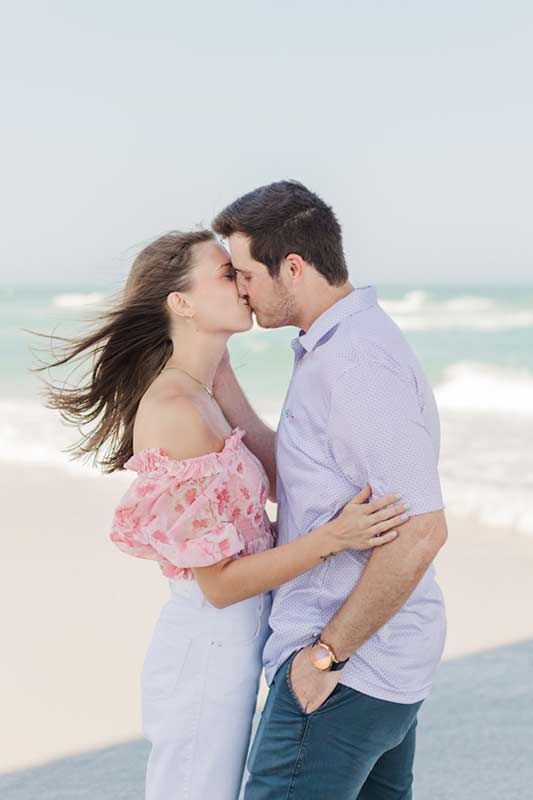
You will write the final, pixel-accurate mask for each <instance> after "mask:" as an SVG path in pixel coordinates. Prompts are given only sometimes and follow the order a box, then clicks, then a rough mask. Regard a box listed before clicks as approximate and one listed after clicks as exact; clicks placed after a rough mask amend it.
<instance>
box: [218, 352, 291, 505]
mask: <svg viewBox="0 0 533 800" xmlns="http://www.w3.org/2000/svg"><path fill="white" fill-rule="evenodd" d="M213 388H214V393H215V397H216V399H217V402H218V403H219V405H220V407H221V408H222V411H223V412H224V415H225V416H226V419H227V420H228V422H229V423H230V425H231V426H232V427H234V428H235V427H239V428H242V429H243V430H245V431H246V436H245V438H244V441H245V444H246V445H247V447H249V448H250V450H251V451H252V453H253V454H254V455H255V456H257V458H258V459H259V460H260V461H261V463H262V464H263V466H264V468H265V470H266V473H267V475H268V479H269V481H270V494H269V500H272V502H274V503H275V502H276V455H275V436H276V433H275V431H273V430H272V429H271V428H269V427H268V425H266V424H265V423H264V422H263V421H262V420H261V419H260V418H259V417H258V415H257V414H256V412H255V411H254V409H253V408H252V406H251V405H250V403H249V401H248V399H247V397H246V395H245V394H244V392H243V390H242V388H241V386H240V384H239V381H238V380H237V378H236V377H235V373H234V372H233V369H232V367H231V364H230V361H229V357H228V355H227V354H226V355H225V356H224V357H223V359H222V362H221V364H220V367H219V368H218V371H217V373H216V375H215V381H214V385H213Z"/></svg>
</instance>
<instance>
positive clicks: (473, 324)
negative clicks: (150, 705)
mask: <svg viewBox="0 0 533 800" xmlns="http://www.w3.org/2000/svg"><path fill="white" fill-rule="evenodd" d="M0 44H1V47H0V52H1V55H0V58H1V60H2V62H3V65H2V70H1V71H0V88H1V97H2V111H3V126H2V133H1V136H2V148H1V157H2V162H3V163H2V191H1V193H0V209H1V213H2V219H3V222H4V226H3V231H4V232H3V236H2V238H1V240H0V269H1V277H2V280H1V283H0V327H1V338H0V349H1V354H2V358H1V364H0V390H1V394H0V470H1V473H2V480H1V481H0V485H1V487H2V488H1V492H2V526H1V527H2V544H3V546H2V559H1V566H0V570H1V574H0V578H1V580H0V602H1V606H2V616H3V620H2V631H3V633H2V639H3V642H2V645H3V646H2V651H3V656H2V659H1V663H0V693H1V694H2V716H3V724H2V726H1V727H2V729H3V730H2V731H1V733H0V735H1V736H2V742H1V744H0V773H1V774H0V787H3V789H4V790H5V797H8V796H9V797H15V796H16V797H26V796H27V797H33V796H36V795H35V794H32V792H37V791H39V793H40V796H42V797H50V798H56V797H82V796H85V795H82V794H79V793H77V791H78V788H77V787H78V784H79V781H80V780H81V778H80V776H81V775H83V782H84V784H85V785H87V786H90V785H91V781H92V780H94V776H95V775H99V776H102V775H105V776H107V777H106V780H105V781H101V780H100V783H99V784H98V787H97V788H95V787H94V786H93V788H92V789H91V790H90V795H89V794H87V796H91V797H93V798H100V797H101V798H107V797H110V798H111V797H113V798H115V797H122V796H123V797H128V798H131V797H139V798H140V797H141V796H142V786H141V783H142V770H143V767H144V760H145V756H146V750H145V748H144V745H143V744H142V743H139V742H138V741H137V739H138V737H139V733H140V708H139V692H138V678H139V672H140V668H141V664H142V658H143V657H144V652H145V649H146V646H147V642H148V639H149V635H150V631H151V628H152V626H153V623H154V620H155V618H156V616H157V613H158V610H159V607H160V605H161V604H162V603H163V602H164V600H165V598H166V594H167V587H166V585H165V581H164V580H163V579H162V578H161V576H160V574H159V571H158V569H157V567H156V566H155V565H153V564H148V563H146V562H142V561H136V560H134V559H126V558H124V556H123V555H121V554H120V553H118V551H116V550H115V548H114V547H113V545H112V544H110V543H109V541H108V538H107V537H108V529H109V522H110V518H111V514H112V510H113V507H114V505H115V503H116V502H117V501H118V499H119V497H120V495H121V494H122V492H123V491H124V490H125V488H126V486H127V485H128V483H129V482H130V480H131V477H130V476H128V475H124V474H115V475H112V476H105V477H104V476H101V475H100V474H99V473H98V471H97V470H96V469H95V468H94V467H92V466H91V464H90V463H85V464H83V463H80V462H73V461H71V460H70V459H69V457H68V455H66V454H65V453H64V452H62V448H64V447H65V446H66V445H68V444H69V443H72V442H73V441H75V440H76V438H77V435H76V432H75V431H72V430H69V429H68V428H66V427H65V426H64V425H63V424H62V422H61V420H60V418H59V417H58V415H57V414H56V413H55V412H52V411H49V410H47V409H46V408H45V407H44V405H43V402H42V399H41V398H40V396H39V391H40V388H41V383H40V380H39V378H38V377H37V376H36V375H35V374H32V373H31V372H30V368H31V367H32V366H37V362H36V357H35V354H34V353H32V348H39V347H42V346H43V344H44V345H46V342H45V341H44V340H41V341H39V340H37V338H36V337H32V336H30V335H29V334H27V333H25V332H24V331H23V329H24V328H30V329H32V330H37V331H41V332H44V333H55V334H57V335H60V336H68V335H70V334H73V333H77V332H79V331H80V330H83V328H84V326H85V325H86V324H87V320H88V319H90V318H91V315H92V314H94V313H95V312H97V311H98V310H99V309H100V307H101V306H102V304H104V303H105V302H106V299H107V298H108V297H109V295H110V294H111V293H113V292H114V291H116V290H117V289H119V288H120V287H121V286H122V284H123V281H124V279H125V277H126V276H127V274H128V270H129V268H130V265H131V263H132V261H133V258H134V257H135V255H136V253H137V252H138V251H139V250H140V249H141V248H142V247H143V246H145V245H146V244H147V243H148V242H149V241H150V240H151V239H153V238H156V237H157V236H158V235H160V234H161V233H163V232H165V231H167V230H170V229H176V228H179V229H188V228H191V227H194V226H196V225H198V224H202V225H208V224H209V223H210V221H211V219H212V217H213V216H214V214H215V213H216V212H217V211H218V210H220V209H221V208H222V207H223V206H224V205H225V204H227V203H228V202H230V201H231V200H232V199H234V198H235V197H236V196H238V195H240V194H242V193H244V192H246V191H249V190H250V189H253V188H254V187H256V186H259V185H261V184H264V183H268V182H271V181H273V180H279V179H282V178H296V179H298V180H300V181H302V182H303V183H304V184H306V185H307V186H308V187H309V188H310V189H312V190H313V191H315V192H317V193H318V194H319V195H321V196H322V197H323V198H324V199H325V200H326V201H327V202H329V203H330V204H331V205H332V206H333V207H334V209H335V211H336V213H337V216H338V217H339V219H340V222H341V224H342V226H343V231H344V236H345V243H346V250H347V255H348V263H349V267H350V275H351V280H352V283H353V284H354V285H355V286H364V285H367V284H374V285H376V286H377V289H378V296H379V300H380V303H381V305H382V306H383V308H384V309H385V310H386V311H387V312H388V313H389V314H390V315H391V316H392V317H393V319H394V320H395V321H396V322H397V323H398V325H399V326H400V328H401V329H402V330H403V331H404V333H405V336H406V337H407V339H408V340H409V342H410V343H411V344H412V346H413V347H414V349H415V351H416V353H417V354H418V356H419V358H420V359H421V361H422V363H423V365H424V367H425V369H426V371H427V374H428V376H429V378H430V380H431V382H432V385H433V387H434V389H435V394H436V398H437V401H438V404H439V408H440V412H441V421H442V450H441V461H440V466H441V477H442V484H443V490H444V496H445V501H446V509H447V514H448V522H449V526H450V539H449V542H448V545H447V547H446V549H445V550H444V551H443V552H442V554H441V555H440V556H439V563H438V565H437V568H438V572H439V575H440V578H441V584H442V586H443V589H444V591H445V594H446V599H447V603H448V617H449V636H448V644H447V649H446V654H445V655H446V658H445V663H444V664H443V666H442V668H441V672H440V673H439V679H438V680H437V682H436V686H435V690H434V695H433V696H432V698H431V699H430V700H429V701H428V702H427V703H426V705H425V707H424V715H423V718H422V725H421V734H420V753H419V758H418V762H417V781H418V786H419V790H420V797H421V798H425V797H431V798H437V800H438V798H452V797H453V798H457V797H461V798H463V797H464V798H467V797H472V798H477V797H479V798H481V797H483V798H484V800H486V798H491V797H500V796H502V795H501V791H502V790H503V787H505V795H506V796H507V797H509V798H512V797H520V798H522V797H525V796H526V792H525V790H524V791H522V789H521V787H522V786H525V785H526V783H525V782H526V779H528V780H529V779H530V778H531V777H532V776H531V763H533V753H532V752H531V746H530V744H529V743H528V742H529V741H530V738H531V736H530V734H531V725H532V719H531V718H527V719H525V718H524V713H525V712H524V709H525V708H526V707H527V703H526V700H527V698H529V707H531V702H530V700H531V695H530V693H531V691H532V689H533V686H532V685H531V678H530V675H531V674H532V673H531V667H532V666H533V649H532V646H531V641H532V640H533V618H532V615H531V607H532V601H533V590H532V568H533V515H532V514H531V511H530V506H531V500H532V497H533V492H532V488H533V457H532V455H531V452H532V445H533V436H532V434H533V233H532V227H531V208H532V207H533V196H532V195H533V189H532V187H533V157H532V152H531V141H532V137H533V107H532V102H531V87H530V83H531V74H532V70H533V55H532V53H533V9H532V7H531V5H530V4H529V3H527V2H519V0H509V2H507V3H506V4H505V5H504V4H501V3H496V2H476V1H475V0H466V2H465V1H464V0H463V2H457V1H456V0H450V1H449V2H448V3H446V4H436V3H427V2H421V0H413V2H408V3H402V4H399V3H394V2H392V1H391V2H380V3H368V2H367V3H365V2H350V3H348V2H341V0H331V2H330V3H328V4H327V5H323V4H319V3H317V2H309V0H308V1H307V2H306V3H304V2H302V0H295V1H294V2H285V3H283V4H281V3H276V2H274V3H270V4H268V6H266V5H265V4H262V3H256V2H244V1H239V0H235V1H233V2H228V3H225V4H218V3H209V2H203V3H197V4H194V5H190V4H186V3H182V2H165V1H164V0H157V1H156V2H154V3H152V4H151V5H150V6H148V5H147V4H144V3H140V2H128V3H126V2H123V0H116V2H112V3H103V2H101V0H95V1H94V2H93V3H91V4H90V5H87V4H82V3H76V2H75V3H72V2H70V3H67V2H59V1H58V0H52V1H51V2H49V3H47V4H42V3H39V2H36V0H27V1H26V2H21V3H18V4H17V5H13V4H12V5H11V7H10V8H6V9H4V14H3V23H2V30H1V32H0ZM295 333H296V331H295V330H294V329H283V330H276V331H268V330H261V329H259V328H255V329H254V330H253V331H251V332H249V333H247V334H242V335H239V336H236V337H234V338H233V339H232V341H231V345H230V348H231V354H232V361H233V364H234V367H235V369H236V372H237V374H238V376H239V378H240V380H241V382H242V384H243V386H244V388H245V390H246V392H247V393H248V395H249V397H250V399H251V400H252V403H253V404H254V406H255V408H256V409H257V410H258V411H259V412H260V413H261V414H262V415H263V416H264V417H265V419H267V420H268V421H269V422H270V424H271V425H272V426H275V425H276V423H277V416H278V414H279V411H280V408H281V405H282V403H283V398H284V392H285V389H286V386H287V383H288V380H289V377H290V370H291V365H292V350H291V348H290V340H291V338H292V337H293V336H294V335H295ZM60 374H61V373H60ZM56 375H57V373H56ZM65 377H66V375H65ZM270 511H271V514H272V515H275V508H272V507H271V508H270ZM480 675H482V676H483V678H482V679H481V678H480ZM483 686H484V687H486V691H485V693H483V691H481V693H480V687H483ZM487 687H490V689H489V688H487ZM263 689H264V687H263ZM496 697H497V698H498V700H499V705H498V706H497V707H495V706H494V702H493V701H494V699H495V698H496ZM465 709H468V711H466V710H465ZM519 711H520V712H521V713H520V714H519V713H518V712H519ZM526 716H527V715H526ZM519 719H520V720H521V722H520V723H519ZM524 726H525V727H524ZM496 741H498V747H495V742H496ZM124 742H131V744H123V743H124ZM437 748H439V752H440V760H439V762H438V764H437V762H436V761H435V751H436V749H437ZM76 754H83V755H76ZM76 759H78V760H76ZM80 759H81V760H80ZM474 764H476V765H477V766H476V767H475V768H474ZM72 765H75V769H73V768H72ZM447 765H448V767H447ZM483 765H484V767H485V768H480V767H481V766H483ZM83 770H85V771H83ZM461 770H462V771H461ZM511 775H512V776H513V777H512V781H515V783H512V781H511V782H509V781H510V780H511V778H510V776H511ZM454 781H460V786H461V790H460V791H458V790H457V789H456V788H454V787H455V784H454ZM498 781H501V782H502V783H501V786H500V784H499V783H498ZM515 784H516V786H515ZM458 785H459V784H458ZM513 787H515V788H513ZM87 791H89V789H88V790H87ZM515 791H516V793H515V794H513V792H515ZM17 792H18V793H17ZM47 792H48V794H47ZM491 792H492V793H491ZM498 792H500V793H498Z"/></svg>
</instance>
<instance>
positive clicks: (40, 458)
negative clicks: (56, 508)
mask: <svg viewBox="0 0 533 800" xmlns="http://www.w3.org/2000/svg"><path fill="white" fill-rule="evenodd" d="M78 439H79V436H78V434H77V432H76V431H75V430H74V429H72V428H69V427H67V426H66V425H65V424H64V423H63V422H62V420H61V417H60V416H59V413H58V412H57V411H54V410H52V409H49V408H46V407H45V406H44V405H42V404H41V403H39V402H38V401H37V400H26V399H23V398H20V399H19V398H13V399H9V400H1V401H0V441H1V442H2V447H1V448H0V461H3V462H7V463H11V464H26V465H34V466H38V465H41V466H54V467H58V468H60V469H63V470H66V471H67V472H69V473H71V474H74V475H79V476H84V477H99V476H100V475H101V474H102V473H101V472H100V471H99V470H98V469H96V468H95V467H93V466H91V465H90V464H88V463H84V462H83V461H79V460H73V459H72V455H71V454H69V453H66V452H64V450H65V448H66V447H67V446H69V445H72V444H74V443H75V442H76V441H77V440H78Z"/></svg>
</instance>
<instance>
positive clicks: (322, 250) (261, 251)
mask: <svg viewBox="0 0 533 800" xmlns="http://www.w3.org/2000/svg"><path fill="white" fill-rule="evenodd" d="M213 230H214V231H215V232H216V233H218V234H219V235H220V236H223V237H224V238H228V237H229V236H231V234H232V233H242V234H244V235H245V236H248V238H249V239H250V253H251V255H252V258H253V259H255V261H260V262H261V263H262V264H265V265H266V267H267V268H268V271H269V272H270V275H271V277H272V278H277V277H278V275H279V272H280V265H281V262H282V260H283V259H284V258H285V257H286V256H288V255H289V253H297V254H298V255H299V256H301V257H302V258H303V259H304V260H305V261H307V262H308V263H309V264H312V265H313V267H314V268H315V269H316V270H317V271H318V272H320V274H321V275H323V276H324V278H326V280H327V281H328V283H330V284H332V285H333V286H340V285H341V284H343V283H345V282H346V281H347V280H348V269H347V267H346V261H345V259H344V252H343V249H342V233H341V226H340V225H339V222H338V220H337V218H336V216H335V214H334V213H333V210H332V208H331V207H330V206H328V205H327V204H326V203H324V201H323V200H321V199H320V197H318V195H316V194H314V193H313V192H310V191H309V189H306V187H305V186H304V185H303V184H301V183H299V182H298V181H277V182H276V183H270V184H268V186H260V187H259V189H254V190H253V191H252V192H248V194H245V195H243V196H242V197H239V198H238V199H237V200H234V201H233V203H231V204H230V205H229V206H227V207H226V208H225V209H224V210H223V211H221V212H220V214H218V215H217V216H216V217H215V219H214V220H213Z"/></svg>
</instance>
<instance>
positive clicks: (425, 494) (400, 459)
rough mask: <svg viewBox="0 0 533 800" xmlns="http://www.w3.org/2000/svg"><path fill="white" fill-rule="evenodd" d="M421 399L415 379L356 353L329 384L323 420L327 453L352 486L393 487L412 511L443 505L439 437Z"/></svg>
mask: <svg viewBox="0 0 533 800" xmlns="http://www.w3.org/2000/svg"><path fill="white" fill-rule="evenodd" d="M420 405H421V404H420V401H419V398H418V395H417V391H416V386H415V383H414V379H413V380H412V381H410V380H409V379H408V378H406V377H403V376H402V375H400V374H399V373H398V372H397V371H396V370H394V369H392V368H391V367H389V366H387V365H383V364H380V363H379V362H377V361H376V362H375V361H372V360H369V359H367V358H365V357H364V356H361V358H359V359H358V361H357V363H356V364H355V365H354V366H353V367H350V369H348V370H347V371H345V372H344V373H342V374H341V375H340V377H339V378H338V379H337V381H336V383H335V384H334V387H333V390H332V396H331V407H330V413H329V420H328V437H329V446H330V450H331V453H332V456H333V458H334V460H335V462H336V464H337V466H338V468H339V469H340V470H341V471H342V473H343V474H344V475H345V476H346V477H347V478H348V479H349V480H350V481H351V482H352V483H353V484H354V487H355V488H356V489H358V490H360V489H361V488H362V487H363V486H364V484H365V483H366V482H368V483H369V484H370V486H371V487H372V494H373V495H374V497H383V496H384V495H386V494H389V493H391V492H397V493H399V494H401V495H402V497H403V499H404V501H405V502H409V503H410V504H411V514H413V515H414V514H424V513H427V512H429V511H436V510H440V509H442V508H443V507H444V505H443V499H442V492H441V487H440V481H439V475H438V443H437V447H436V446H435V442H434V441H433V439H432V437H431V434H430V431H429V430H428V428H427V426H426V424H425V422H424V418H423V413H422V409H421V407H420Z"/></svg>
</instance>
